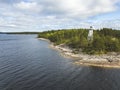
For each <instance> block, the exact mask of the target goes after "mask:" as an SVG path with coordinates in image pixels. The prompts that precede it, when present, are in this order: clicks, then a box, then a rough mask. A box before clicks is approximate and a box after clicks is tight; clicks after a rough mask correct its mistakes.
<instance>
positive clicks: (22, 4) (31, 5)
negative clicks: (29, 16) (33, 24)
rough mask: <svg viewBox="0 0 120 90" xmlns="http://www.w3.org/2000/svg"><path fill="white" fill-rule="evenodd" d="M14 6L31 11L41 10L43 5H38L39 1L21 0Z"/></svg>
mask: <svg viewBox="0 0 120 90" xmlns="http://www.w3.org/2000/svg"><path fill="white" fill-rule="evenodd" d="M14 6H15V7H16V8H18V9H20V10H28V11H31V12H40V11H41V10H42V6H41V5H38V4H37V2H24V1H21V2H19V3H16V4H14Z"/></svg>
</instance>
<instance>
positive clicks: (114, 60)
mask: <svg viewBox="0 0 120 90" xmlns="http://www.w3.org/2000/svg"><path fill="white" fill-rule="evenodd" d="M38 39H40V40H43V41H47V42H49V43H50V47H51V48H53V49H56V50H58V51H59V52H60V54H61V55H62V56H65V57H68V58H73V59H74V60H75V62H74V64H76V65H83V66H94V67H103V68H120V54H117V53H114V54H103V55H88V54H83V53H82V52H81V53H79V54H74V53H73V52H72V49H70V48H69V47H67V46H65V45H64V44H60V45H57V46H55V45H54V44H53V43H52V42H51V41H50V40H48V39H44V38H38Z"/></svg>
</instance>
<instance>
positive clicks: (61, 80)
mask: <svg viewBox="0 0 120 90" xmlns="http://www.w3.org/2000/svg"><path fill="white" fill-rule="evenodd" d="M36 37H37V35H6V34H1V35H0V90H120V70H119V69H108V68H106V69H105V68H95V67H83V66H78V65H75V64H74V60H72V59H69V58H65V57H62V56H61V55H60V54H59V52H58V51H56V50H54V49H51V48H50V47H49V43H48V42H46V41H41V40H38V39H37V38H36Z"/></svg>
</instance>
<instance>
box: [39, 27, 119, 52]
mask: <svg viewBox="0 0 120 90" xmlns="http://www.w3.org/2000/svg"><path fill="white" fill-rule="evenodd" d="M87 36H88V30H87V29H69V30H57V31H45V32H41V33H39V35H38V37H39V38H46V39H49V40H50V41H51V42H53V43H54V44H56V45H59V44H63V43H64V44H66V45H67V46H69V47H70V48H72V49H73V50H74V52H78V53H79V52H81V51H82V52H85V53H87V54H104V53H107V52H120V31H119V30H112V29H110V28H103V29H101V30H94V35H93V37H94V38H93V40H92V41H89V40H88V38H87Z"/></svg>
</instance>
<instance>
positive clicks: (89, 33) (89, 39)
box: [88, 26, 93, 41]
mask: <svg viewBox="0 0 120 90" xmlns="http://www.w3.org/2000/svg"><path fill="white" fill-rule="evenodd" d="M92 40H93V27H92V26H90V29H89V32H88V41H92Z"/></svg>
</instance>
